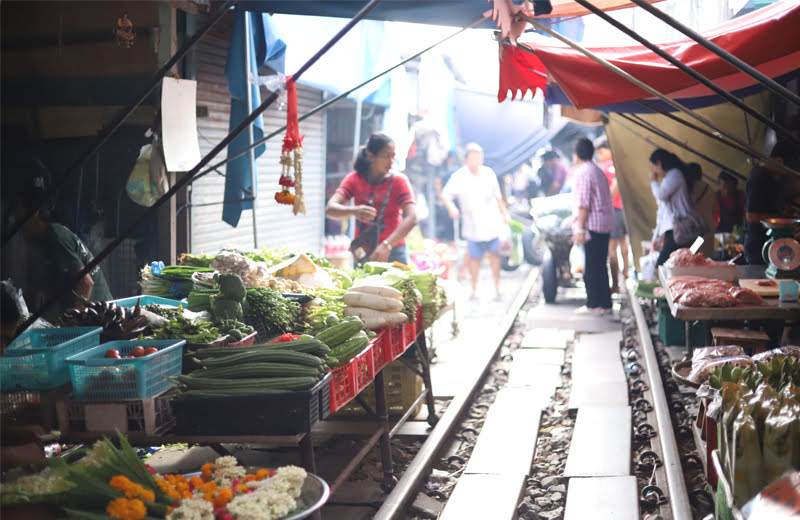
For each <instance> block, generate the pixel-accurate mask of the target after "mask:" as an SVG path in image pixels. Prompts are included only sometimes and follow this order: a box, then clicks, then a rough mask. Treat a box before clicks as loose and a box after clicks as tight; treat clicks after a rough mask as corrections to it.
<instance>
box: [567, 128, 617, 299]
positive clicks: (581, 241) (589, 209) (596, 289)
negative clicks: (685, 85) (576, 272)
mask: <svg viewBox="0 0 800 520" xmlns="http://www.w3.org/2000/svg"><path fill="white" fill-rule="evenodd" d="M593 156H594V145H593V144H592V142H591V141H590V140H589V139H586V138H581V139H578V141H576V143H575V162H576V164H577V166H576V168H577V170H576V173H575V180H574V182H575V185H574V188H573V190H572V193H573V197H574V201H575V207H574V209H573V212H572V215H573V224H572V241H573V242H574V243H575V244H576V245H579V246H580V245H582V246H583V248H584V251H585V254H586V261H585V263H584V268H583V282H584V284H585V285H586V305H585V306H584V307H581V308H580V309H578V312H580V313H591V314H606V313H609V312H611V289H610V288H609V286H608V271H607V270H606V260H607V259H608V239H609V237H610V236H611V231H612V230H613V229H614V207H613V206H612V204H611V190H610V189H609V187H608V181H607V180H606V176H605V175H604V174H603V170H601V169H600V167H598V166H597V164H595V163H594V161H593V160H592V157H593Z"/></svg>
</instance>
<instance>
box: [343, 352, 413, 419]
mask: <svg viewBox="0 0 800 520" xmlns="http://www.w3.org/2000/svg"><path fill="white" fill-rule="evenodd" d="M383 382H384V391H385V392H386V408H387V409H388V411H389V416H390V417H400V416H402V415H403V414H404V413H405V412H406V411H407V410H408V409H409V408H410V407H411V405H412V404H413V403H414V401H415V400H416V399H417V397H418V396H419V394H421V393H422V387H423V384H422V378H421V377H419V376H418V375H417V374H415V373H414V372H412V371H411V370H410V369H409V368H408V367H407V366H406V365H405V364H404V363H403V362H401V361H394V362H392V363H389V364H388V365H386V367H385V368H384V369H383ZM361 396H362V397H363V398H364V399H365V400H366V401H367V403H369V404H370V406H372V407H373V409H374V407H375V385H374V383H370V384H369V385H368V386H367V387H366V388H365V389H364V390H363V391H362V392H361ZM421 408H422V403H419V404H418V405H417V408H416V410H414V413H413V415H417V414H418V413H419V412H420V410H421ZM366 413H367V412H366V411H365V410H364V408H362V407H361V405H360V404H358V403H349V404H347V405H345V406H344V407H342V408H341V409H340V410H339V411H338V412H337V413H336V414H335V417H353V418H355V417H363V416H365V415H366ZM413 415H412V416H413Z"/></svg>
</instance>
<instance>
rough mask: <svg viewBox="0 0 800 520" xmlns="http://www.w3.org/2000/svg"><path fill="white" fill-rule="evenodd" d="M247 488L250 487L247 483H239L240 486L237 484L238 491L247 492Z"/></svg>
mask: <svg viewBox="0 0 800 520" xmlns="http://www.w3.org/2000/svg"><path fill="white" fill-rule="evenodd" d="M247 489H248V488H247V485H246V484H239V485H238V486H236V491H239V492H240V493H244V492H246V491H247Z"/></svg>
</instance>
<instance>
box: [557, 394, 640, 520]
mask: <svg viewBox="0 0 800 520" xmlns="http://www.w3.org/2000/svg"><path fill="white" fill-rule="evenodd" d="M630 472H631V408H630V406H623V407H616V408H607V407H604V408H594V407H587V406H584V407H582V408H580V409H578V419H577V421H575V431H574V433H573V434H572V441H571V442H570V446H569V455H567V465H566V466H565V468H564V476H565V477H618V476H627V475H630ZM592 518H593V517H592Z"/></svg>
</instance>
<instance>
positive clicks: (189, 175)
mask: <svg viewBox="0 0 800 520" xmlns="http://www.w3.org/2000/svg"><path fill="white" fill-rule="evenodd" d="M381 1H382V0H370V2H369V3H368V4H367V5H366V6H364V7H363V8H362V9H361V10H360V11H359V12H358V13H356V15H355V16H354V17H353V18H352V19H351V20H350V21H349V22H347V24H346V25H345V26H344V27H343V28H342V29H341V30H340V31H339V32H338V33H336V34H335V35H334V36H333V37H332V38H331V39H330V41H328V43H326V44H325V45H324V46H323V47H322V49H320V50H319V51H318V52H317V53H316V54H315V55H314V56H312V57H311V59H309V60H308V61H307V62H306V63H305V64H304V65H303V66H302V67H300V70H298V71H297V72H296V73H295V74H294V76H293V77H294V78H295V80H297V79H298V78H299V77H300V76H301V75H302V73H303V72H305V71H306V70H308V68H309V67H311V66H312V65H313V64H314V63H316V62H317V60H319V59H320V58H321V57H322V56H323V55H324V54H325V53H326V52H327V51H328V50H329V49H330V48H331V47H333V46H334V45H335V44H336V42H338V41H339V40H341V39H342V38H343V37H344V35H345V34H347V32H348V31H350V29H352V28H353V26H355V24H356V23H358V21H359V20H361V19H362V18H364V17H365V16H366V15H367V14H369V12H370V11H372V10H373V9H374V8H375V6H377V5H378V4H379V3H381ZM276 99H278V94H277V93H275V92H273V93H272V94H270V96H269V97H268V98H267V99H265V100H264V102H263V103H261V105H259V107H258V108H256V109H255V110H254V111H253V112H252V113H251V114H250V115H249V116H247V117H246V118H245V119H244V120H243V121H242V122H241V123H239V125H238V126H237V127H236V128H234V129H233V131H231V132H230V133H229V134H228V135H227V136H226V137H225V138H224V139H223V140H222V141H220V142H219V144H217V145H216V146H215V147H214V148H212V149H211V151H210V152H208V153H207V154H206V155H205V157H203V158H202V159H200V162H198V163H197V164H196V165H195V166H194V167H193V168H192V169H191V170H189V171H188V172H186V174H185V175H183V176H182V177H181V178H180V179H178V181H177V182H175V184H173V185H172V187H171V188H170V189H169V190H167V192H166V193H165V194H164V195H162V196H161V197H160V198H158V199H157V200H156V201H155V202H154V203H153V205H152V206H150V207H149V208H147V209H146V210H145V211H144V212H143V213H142V214H141V215H140V216H139V218H138V219H136V221H135V222H133V223H132V224H131V225H130V226H128V228H127V229H126V230H125V231H124V232H123V233H122V234H121V235H119V236H117V237H116V238H114V240H112V241H111V242H110V243H109V244H108V245H107V246H106V247H105V249H103V250H102V251H100V253H98V254H97V256H95V257H94V258H93V259H92V260H90V261H89V263H87V264H86V265H85V266H84V267H83V269H81V270H80V271H78V272H77V273H74V274H73V275H72V276H68V277H67V282H66V283H64V285H62V286H61V287H57V288H56V290H55V293H54V294H53V295H52V296H51V297H50V298H49V299H48V300H46V301H45V302H44V303H43V304H42V305H41V306H40V307H39V308H38V309H36V312H34V313H33V314H31V315H30V316H29V317H28V319H26V320H25V322H24V323H22V325H20V326H19V328H18V330H17V332H20V333H21V332H22V331H24V330H25V329H27V328H28V327H30V326H31V324H32V323H33V322H35V321H36V320H37V319H39V318H41V317H42V314H43V313H44V311H45V310H47V309H48V308H49V307H50V306H51V305H53V304H54V303H55V302H57V301H58V300H59V299H60V298H61V297H62V296H63V295H64V294H66V293H68V292H69V291H71V290H72V287H73V286H74V285H75V283H76V282H77V281H78V280H80V279H82V278H83V277H84V276H86V275H87V274H88V273H90V272H91V271H92V269H94V268H95V267H97V266H98V265H100V262H102V261H103V260H105V259H106V258H107V257H108V256H109V255H110V254H111V252H112V251H113V250H114V249H116V248H117V246H119V245H120V244H121V243H122V241H123V240H125V239H126V238H127V237H129V236H130V235H131V234H133V232H134V231H135V230H137V229H140V227H141V225H142V224H143V223H144V222H146V221H147V219H149V218H151V217H152V216H153V215H154V214H155V212H156V211H157V210H158V208H160V207H161V206H162V205H163V204H164V203H165V202H167V201H168V200H169V199H170V198H172V197H173V196H175V194H176V193H178V192H179V191H180V190H182V189H183V188H185V187H186V186H187V185H188V184H189V182H190V181H191V180H192V179H193V178H194V176H195V175H197V173H198V172H199V171H200V170H201V169H202V168H203V167H204V166H205V165H206V164H208V163H209V162H211V159H213V158H214V157H215V156H216V155H217V154H218V153H219V152H220V151H222V150H223V149H225V148H226V147H227V146H228V144H230V142H231V141H233V140H234V139H235V138H236V136H238V135H239V134H241V133H242V132H243V131H244V130H245V129H246V128H247V126H248V125H249V124H251V123H252V122H253V121H255V119H256V118H257V117H259V116H261V114H262V113H264V111H265V110H266V109H267V107H269V106H270V105H271V104H272V103H274V102H275V100H276Z"/></svg>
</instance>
